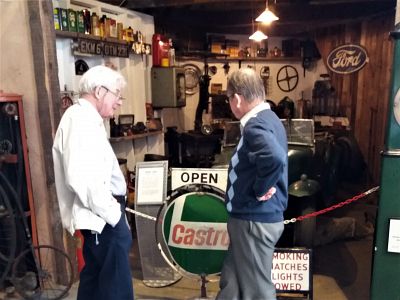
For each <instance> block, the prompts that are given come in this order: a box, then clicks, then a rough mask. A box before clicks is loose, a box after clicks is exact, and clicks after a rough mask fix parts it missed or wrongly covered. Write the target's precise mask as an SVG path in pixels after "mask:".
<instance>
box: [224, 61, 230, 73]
mask: <svg viewBox="0 0 400 300" xmlns="http://www.w3.org/2000/svg"><path fill="white" fill-rule="evenodd" d="M222 68H223V69H224V73H225V75H228V73H229V69H230V68H231V66H230V65H229V62H226V63H224V65H223V66H222Z"/></svg>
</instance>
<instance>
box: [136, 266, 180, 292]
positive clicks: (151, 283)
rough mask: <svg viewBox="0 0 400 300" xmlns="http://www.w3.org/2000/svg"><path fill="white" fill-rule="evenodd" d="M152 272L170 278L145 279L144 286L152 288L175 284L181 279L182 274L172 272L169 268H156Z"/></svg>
mask: <svg viewBox="0 0 400 300" xmlns="http://www.w3.org/2000/svg"><path fill="white" fill-rule="evenodd" d="M154 273H156V274H159V275H160V277H169V278H171V279H146V280H143V284H144V285H145V286H148V287H154V288H159V287H166V286H169V285H172V284H175V283H177V282H178V281H179V280H181V279H182V275H180V274H178V273H175V272H173V271H172V270H171V269H170V268H156V269H155V270H154ZM166 273H168V274H169V276H165V275H166ZM172 273H173V274H172Z"/></svg>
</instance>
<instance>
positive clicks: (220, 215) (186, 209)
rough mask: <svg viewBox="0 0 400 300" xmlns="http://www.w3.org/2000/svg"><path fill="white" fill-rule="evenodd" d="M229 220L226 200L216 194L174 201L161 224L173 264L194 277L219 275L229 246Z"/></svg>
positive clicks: (188, 195) (192, 193)
mask: <svg viewBox="0 0 400 300" xmlns="http://www.w3.org/2000/svg"><path fill="white" fill-rule="evenodd" d="M227 220H228V214H227V212H226V208H225V205H224V202H223V199H222V198H221V197H219V196H217V195H215V194H211V193H205V192H191V193H187V194H183V195H180V196H179V197H177V198H176V199H174V200H173V201H172V202H171V203H170V204H169V205H168V207H167V209H166V211H165V215H164V219H163V224H162V232H163V237H164V240H165V243H166V245H167V246H168V250H169V252H170V255H171V257H172V259H173V260H174V262H175V263H176V264H177V265H178V266H179V267H181V268H182V269H183V270H185V271H186V272H188V273H191V274H195V275H202V274H205V275H211V274H217V273H220V272H221V269H222V264H223V262H224V258H225V255H226V252H227V250H228V246H229V237H228V232H227V227H226V223H227Z"/></svg>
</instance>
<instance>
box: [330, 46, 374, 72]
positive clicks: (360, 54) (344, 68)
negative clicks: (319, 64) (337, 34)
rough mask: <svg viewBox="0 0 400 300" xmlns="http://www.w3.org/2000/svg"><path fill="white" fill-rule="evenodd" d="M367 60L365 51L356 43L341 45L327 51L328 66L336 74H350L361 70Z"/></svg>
mask: <svg viewBox="0 0 400 300" xmlns="http://www.w3.org/2000/svg"><path fill="white" fill-rule="evenodd" d="M367 62H368V55H367V51H366V50H365V49H364V48H363V47H361V46H358V45H351V44H348V45H342V46H339V47H337V48H335V49H333V50H332V51H331V53H329V55H328V58H327V65H328V68H329V69H330V70H331V71H332V72H334V73H338V74H350V73H353V72H357V71H358V70H361V69H362V68H363V67H364V66H365V64H366V63H367Z"/></svg>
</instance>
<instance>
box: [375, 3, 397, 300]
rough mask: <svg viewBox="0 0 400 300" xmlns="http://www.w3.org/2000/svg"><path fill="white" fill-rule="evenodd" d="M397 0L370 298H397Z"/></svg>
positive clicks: (392, 35)
mask: <svg viewBox="0 0 400 300" xmlns="http://www.w3.org/2000/svg"><path fill="white" fill-rule="evenodd" d="M399 5H400V0H397V14H396V26H395V30H394V31H393V32H391V37H392V38H393V39H394V41H395V49H394V58H393V73H392V85H391V91H390V103H389V114H388V121H387V122H388V123H387V130H386V142H385V150H384V151H383V153H382V172H381V184H380V187H381V188H380V197H379V207H378V214H377V221H376V229H375V240H374V249H373V267H372V279H371V299H372V300H381V299H388V300H389V299H390V300H400V7H399Z"/></svg>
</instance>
